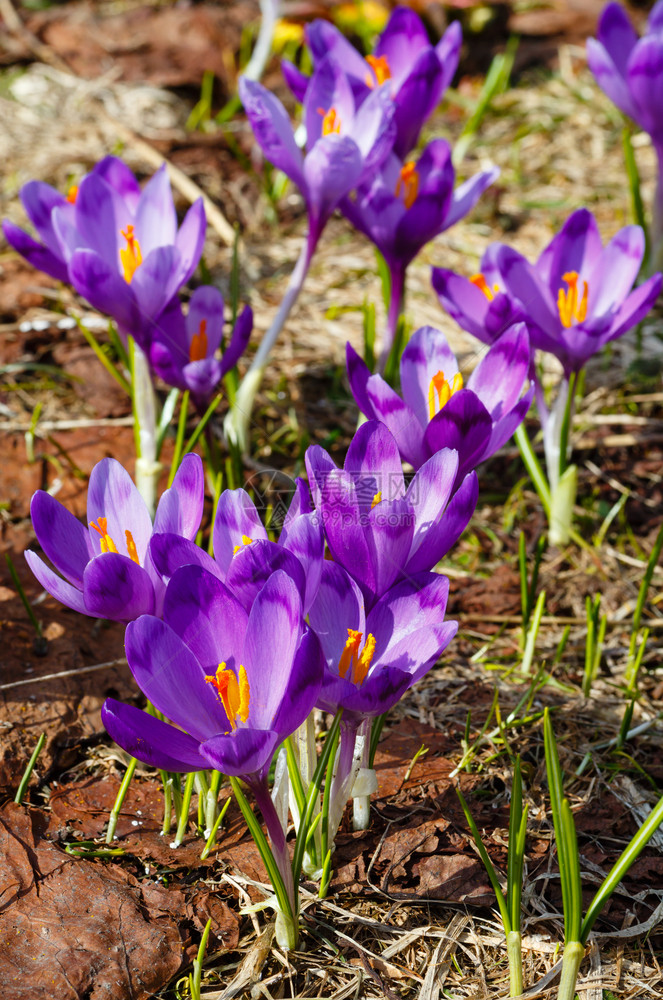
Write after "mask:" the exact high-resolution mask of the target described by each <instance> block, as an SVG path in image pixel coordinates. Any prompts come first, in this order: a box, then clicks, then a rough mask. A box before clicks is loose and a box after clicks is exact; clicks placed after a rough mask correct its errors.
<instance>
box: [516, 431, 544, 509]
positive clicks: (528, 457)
mask: <svg viewBox="0 0 663 1000" xmlns="http://www.w3.org/2000/svg"><path fill="white" fill-rule="evenodd" d="M514 438H515V441H516V444H517V445H518V450H519V451H520V455H521V458H522V460H523V462H524V464H525V468H526V469H527V471H528V472H529V476H530V479H531V480H532V483H533V485H534V489H535V490H536V492H537V494H538V496H539V500H540V501H541V503H542V505H543V509H544V511H545V512H546V517H547V518H548V521H550V511H551V503H552V500H551V496H550V489H549V487H548V482H547V480H546V477H545V475H544V472H543V469H542V467H541V463H540V462H539V460H538V458H537V457H536V455H535V453H534V449H533V448H532V442H531V441H530V439H529V438H528V436H527V433H526V431H525V428H524V427H523V425H522V424H521V425H520V427H519V428H518V430H517V431H516V433H515V434H514Z"/></svg>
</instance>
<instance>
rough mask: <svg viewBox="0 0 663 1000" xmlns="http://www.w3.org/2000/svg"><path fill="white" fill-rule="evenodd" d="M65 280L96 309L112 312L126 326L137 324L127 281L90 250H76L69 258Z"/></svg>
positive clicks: (138, 323) (136, 307) (133, 327)
mask: <svg viewBox="0 0 663 1000" xmlns="http://www.w3.org/2000/svg"><path fill="white" fill-rule="evenodd" d="M69 280H70V281H71V283H72V285H73V286H74V288H75V289H76V291H77V292H78V293H79V295H82V296H83V298H85V299H87V300H88V302H89V303H90V305H92V306H94V308H95V309H98V310H99V312H102V313H106V315H107V316H112V317H113V318H114V319H116V320H117V322H118V323H119V324H120V325H121V326H122V327H124V329H126V330H133V329H135V328H139V327H140V324H141V317H140V312H139V309H138V304H137V302H136V299H135V296H134V294H133V292H132V291H131V285H129V284H127V282H126V281H125V280H124V278H123V277H122V276H121V275H120V273H119V272H118V270H117V268H115V269H112V268H111V267H110V265H109V264H108V263H107V261H105V260H104V259H103V258H102V257H100V256H99V255H98V254H97V253H95V252H94V251H92V250H76V251H75V252H74V254H73V256H72V258H71V260H70V261H69Z"/></svg>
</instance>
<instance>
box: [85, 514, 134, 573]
mask: <svg viewBox="0 0 663 1000" xmlns="http://www.w3.org/2000/svg"><path fill="white" fill-rule="evenodd" d="M90 527H91V528H94V530H95V531H96V532H98V533H99V534H100V535H101V551H102V552H117V546H116V544H115V542H114V541H113V539H112V538H111V536H110V535H109V534H108V519H107V518H105V517H98V518H97V524H95V523H94V521H90ZM134 547H135V546H134ZM136 562H138V560H136Z"/></svg>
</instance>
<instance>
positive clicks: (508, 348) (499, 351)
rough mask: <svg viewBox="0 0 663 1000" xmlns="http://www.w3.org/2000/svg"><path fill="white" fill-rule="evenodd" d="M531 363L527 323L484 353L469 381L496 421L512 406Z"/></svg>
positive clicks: (514, 329)
mask: <svg viewBox="0 0 663 1000" xmlns="http://www.w3.org/2000/svg"><path fill="white" fill-rule="evenodd" d="M529 366H530V345H529V334H528V332H527V327H526V326H525V324H524V323H517V324H516V325H515V326H513V327H511V329H510V330H507V331H506V333H503V334H502V336H501V337H500V338H499V339H498V340H496V341H495V343H494V344H493V346H492V347H491V348H490V350H489V351H488V352H487V353H486V354H485V355H484V357H483V358H482V359H481V361H480V362H479V364H478V365H477V367H476V368H475V369H474V371H473V372H472V374H471V375H470V377H469V379H468V381H467V388H468V389H471V390H472V392H474V393H476V395H477V396H478V397H479V399H480V400H481V402H482V403H483V405H484V406H485V407H486V409H487V410H488V412H489V413H490V415H491V417H492V418H493V420H497V419H499V418H500V417H501V416H503V415H504V414H505V413H507V412H508V411H509V410H511V409H513V407H514V406H515V405H516V403H517V401H518V400H519V398H520V394H521V392H522V388H523V383H524V382H525V380H526V378H527V375H528V372H529Z"/></svg>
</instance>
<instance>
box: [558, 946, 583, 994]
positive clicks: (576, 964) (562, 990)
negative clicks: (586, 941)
mask: <svg viewBox="0 0 663 1000" xmlns="http://www.w3.org/2000/svg"><path fill="white" fill-rule="evenodd" d="M584 955H585V947H584V945H582V944H581V943H580V941H569V942H568V943H567V944H565V945H564V958H563V959H562V975H561V978H560V981H559V990H558V992H557V1000H574V997H575V995H576V982H577V980H578V970H579V969H580V963H581V962H582V960H583V958H584Z"/></svg>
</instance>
